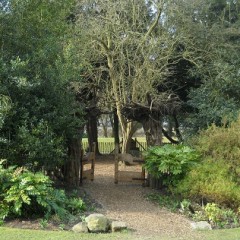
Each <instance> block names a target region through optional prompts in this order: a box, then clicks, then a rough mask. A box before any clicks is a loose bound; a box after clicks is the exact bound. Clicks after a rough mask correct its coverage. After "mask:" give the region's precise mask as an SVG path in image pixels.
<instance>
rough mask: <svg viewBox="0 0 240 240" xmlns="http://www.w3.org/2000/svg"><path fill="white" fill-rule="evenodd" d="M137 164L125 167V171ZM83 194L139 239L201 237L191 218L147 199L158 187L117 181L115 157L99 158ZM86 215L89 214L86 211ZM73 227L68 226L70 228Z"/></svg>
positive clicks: (18, 223)
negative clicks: (115, 180)
mask: <svg viewBox="0 0 240 240" xmlns="http://www.w3.org/2000/svg"><path fill="white" fill-rule="evenodd" d="M133 168H134V170H136V167H131V166H125V170H133ZM79 192H80V195H81V196H82V197H83V196H84V197H85V198H86V196H87V198H86V201H88V202H89V203H91V205H92V206H94V212H97V213H103V214H104V215H106V216H107V217H108V218H109V219H112V220H118V221H123V222H126V224H127V226H128V228H129V229H130V230H131V232H132V234H133V235H134V237H136V238H139V239H150V238H157V239H161V238H164V237H168V238H175V239H176V238H177V239H179V240H180V239H194V240H195V239H201V236H200V235H199V234H198V233H197V232H196V231H193V230H192V229H191V228H190V220H189V219H187V218H186V217H184V216H183V215H181V214H177V213H172V212H170V211H168V210H167V209H163V208H160V207H159V206H158V205H157V204H156V203H153V202H151V201H149V200H147V197H146V196H147V195H148V194H150V193H153V192H156V190H153V189H151V188H149V187H143V186H142V184H139V183H138V184H137V183H120V182H119V183H118V184H115V183H114V156H113V155H102V156H100V157H98V158H97V160H96V165H95V174H94V181H88V180H84V182H83V185H82V186H81V187H80V190H79ZM85 214H86V215H87V214H88V213H85ZM40 222H41V220H40V219H38V220H31V219H30V220H28V219H27V220H26V219H24V220H19V219H18V220H11V221H7V223H6V224H5V226H9V227H18V228H28V229H29V228H30V229H41V228H42V227H41V224H40ZM70 228H71V226H64V229H66V230H69V229H70ZM45 229H47V230H59V224H56V223H54V222H48V224H47V226H45Z"/></svg>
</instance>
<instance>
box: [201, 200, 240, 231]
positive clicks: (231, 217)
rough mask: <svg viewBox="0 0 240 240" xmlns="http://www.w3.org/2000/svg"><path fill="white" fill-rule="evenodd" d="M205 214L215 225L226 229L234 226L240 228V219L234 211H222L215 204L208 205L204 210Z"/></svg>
mask: <svg viewBox="0 0 240 240" xmlns="http://www.w3.org/2000/svg"><path fill="white" fill-rule="evenodd" d="M204 211H205V214H206V216H207V217H208V219H209V221H210V222H211V223H212V224H213V225H217V226H219V227H224V226H225V225H229V224H232V223H233V224H234V225H235V227H237V226H239V219H238V217H237V214H236V213H234V212H233V210H231V209H228V210H225V209H221V208H219V207H218V205H217V204H215V203H208V204H207V205H206V206H205V208H204Z"/></svg>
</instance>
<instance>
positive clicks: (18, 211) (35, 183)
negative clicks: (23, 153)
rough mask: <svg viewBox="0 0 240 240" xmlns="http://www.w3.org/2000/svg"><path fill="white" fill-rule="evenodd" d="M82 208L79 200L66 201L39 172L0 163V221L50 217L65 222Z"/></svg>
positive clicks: (63, 193) (82, 205)
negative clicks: (11, 217) (12, 217)
mask: <svg viewBox="0 0 240 240" xmlns="http://www.w3.org/2000/svg"><path fill="white" fill-rule="evenodd" d="M84 209H85V204H84V202H83V201H82V199H76V198H68V197H67V196H66V194H65V192H64V191H63V190H57V189H54V188H53V187H52V181H51V180H50V179H49V177H47V176H45V175H44V174H42V173H41V172H37V173H33V172H31V171H29V170H27V169H25V168H16V167H9V168H4V167H3V161H1V162H0V220H3V219H5V218H6V217H8V216H20V217H33V216H44V217H45V218H49V217H50V216H51V215H52V214H56V215H58V216H59V217H60V218H61V219H67V218H68V217H70V216H71V214H77V213H79V212H81V211H83V210H84Z"/></svg>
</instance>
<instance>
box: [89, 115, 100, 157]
mask: <svg viewBox="0 0 240 240" xmlns="http://www.w3.org/2000/svg"><path fill="white" fill-rule="evenodd" d="M87 134H88V145H89V151H90V152H93V143H94V142H95V143H96V154H97V155H100V152H99V148H98V128H97V117H96V116H95V115H91V114H88V122H87Z"/></svg>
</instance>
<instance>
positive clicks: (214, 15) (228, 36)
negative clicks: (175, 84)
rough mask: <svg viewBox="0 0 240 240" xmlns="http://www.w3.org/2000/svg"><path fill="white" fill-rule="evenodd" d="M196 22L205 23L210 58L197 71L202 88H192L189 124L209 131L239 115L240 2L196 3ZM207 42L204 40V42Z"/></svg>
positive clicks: (201, 1) (203, 61) (205, 59)
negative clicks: (239, 56) (215, 125)
mask: <svg viewBox="0 0 240 240" xmlns="http://www.w3.org/2000/svg"><path fill="white" fill-rule="evenodd" d="M196 2H197V3H198V4H199V5H198V6H199V7H198V11H195V18H196V22H198V21H202V22H205V23H206V24H205V25H204V26H205V28H206V30H205V34H204V35H205V36H206V40H205V47H204V48H205V49H206V55H208V56H209V58H206V57H204V56H203V57H202V58H201V57H200V58H201V59H202V61H201V64H198V66H197V68H196V69H194V70H193V69H192V70H193V72H194V73H193V75H195V76H196V77H197V78H198V79H199V84H200V85H199V87H198V88H195V89H192V90H191V91H190V95H189V101H188V104H189V105H190V106H191V107H192V108H193V109H194V112H193V114H192V115H191V116H190V118H189V119H188V120H189V122H188V123H189V124H190V126H191V128H192V129H194V130H195V131H198V130H199V128H200V129H202V128H207V126H208V125H210V124H211V123H215V124H217V125H221V123H222V120H223V119H224V118H227V120H228V121H232V120H234V119H236V118H237V116H238V114H239V103H240V98H239V94H238V92H239V89H240V78H239V66H240V61H239V58H238V55H239V47H238V46H239V40H240V35H239V31H238V29H239V24H240V18H239V1H233V0H231V1H225V0H221V1H215V0H210V1H203V0H200V1H196ZM202 42H203V43H204V39H202Z"/></svg>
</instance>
